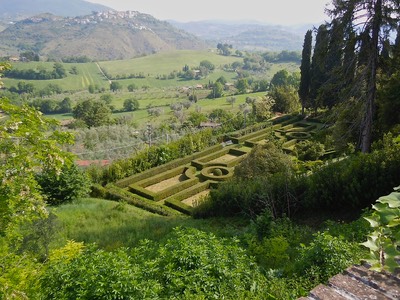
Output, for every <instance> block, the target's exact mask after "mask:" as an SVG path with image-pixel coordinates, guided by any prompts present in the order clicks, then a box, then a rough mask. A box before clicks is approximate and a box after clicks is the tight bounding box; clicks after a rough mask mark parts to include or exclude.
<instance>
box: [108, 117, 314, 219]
mask: <svg viewBox="0 0 400 300" xmlns="http://www.w3.org/2000/svg"><path fill="white" fill-rule="evenodd" d="M321 128H322V124H321V123H319V122H318V121H316V120H303V119H301V117H299V116H285V117H280V118H277V119H274V120H273V121H272V123H271V124H269V125H268V126H266V127H265V128H263V129H260V130H258V131H255V132H251V133H248V134H245V135H243V134H241V133H234V134H232V135H231V136H228V137H227V139H226V142H224V143H222V144H219V145H216V146H213V147H210V148H207V149H206V150H204V151H202V152H198V153H195V154H193V155H189V156H187V157H184V158H181V159H177V160H174V161H171V162H169V163H166V164H164V165H162V166H159V167H156V168H153V169H150V170H147V171H145V172H142V173H140V174H135V175H133V176H130V177H127V178H125V179H123V180H120V181H118V182H116V183H115V184H112V185H108V186H106V187H105V191H103V192H104V193H105V194H106V196H108V197H107V198H112V199H122V200H124V201H127V202H128V203H130V204H133V205H135V206H138V207H141V208H144V209H146V210H149V211H151V212H155V213H158V214H161V215H171V214H175V213H179V212H180V213H185V214H189V215H190V214H191V212H192V210H193V207H194V206H195V205H196V202H197V201H199V199H200V198H201V197H202V196H205V195H207V194H208V191H209V190H210V189H211V188H213V187H215V186H217V185H218V184H219V183H220V182H222V181H225V180H227V179H229V178H231V177H232V176H233V172H234V168H235V166H236V165H238V164H239V163H240V162H241V161H242V160H243V159H244V158H245V157H246V155H247V154H248V153H249V152H250V151H251V149H252V147H254V146H255V145H257V144H263V143H265V142H266V141H268V140H269V139H270V138H271V136H275V138H278V139H281V140H282V141H283V146H282V147H283V149H284V151H285V152H288V153H290V152H291V151H293V148H294V146H295V144H296V143H297V142H299V141H302V140H306V139H308V138H310V137H311V136H312V135H313V134H314V133H315V132H316V131H317V130H320V129H321Z"/></svg>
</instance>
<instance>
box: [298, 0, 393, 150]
mask: <svg viewBox="0 0 400 300" xmlns="http://www.w3.org/2000/svg"><path fill="white" fill-rule="evenodd" d="M399 11H400V3H399V2H398V1H389V0H387V1H386V0H374V1H365V0H337V1H333V5H332V8H331V9H330V10H329V11H328V13H329V15H330V16H331V17H332V21H331V22H330V23H327V24H322V25H320V26H319V28H318V30H317V33H316V37H315V46H314V51H312V31H311V30H309V31H308V32H307V33H306V35H305V39H304V46H303V52H302V63H301V83H300V88H299V95H300V99H301V103H302V107H303V113H304V110H305V109H312V110H316V109H317V108H321V107H322V108H328V109H332V108H334V107H335V106H338V105H341V104H343V103H354V102H356V103H359V113H360V114H361V115H360V118H358V119H359V122H358V124H351V128H350V127H349V128H347V129H348V130H353V131H354V130H355V131H356V132H357V135H358V141H356V142H357V144H358V147H359V148H360V149H361V150H362V151H363V152H369V151H370V147H371V143H372V140H373V133H374V127H373V122H374V120H376V118H377V114H376V104H377V101H376V99H377V81H378V80H381V79H385V78H389V81H390V78H392V76H395V75H396V74H395V73H396V66H398V63H399V54H400V51H399V46H400V39H399V37H398V38H397V39H396V41H395V42H394V43H392V41H391V40H390V38H391V36H392V35H393V32H396V31H398V20H399ZM397 77H398V76H397ZM384 88H385V87H384V86H383V87H382V90H384ZM353 107H354V105H353ZM353 113H356V112H354V111H353ZM355 119H356V118H355ZM350 123H351V122H349V124H350Z"/></svg>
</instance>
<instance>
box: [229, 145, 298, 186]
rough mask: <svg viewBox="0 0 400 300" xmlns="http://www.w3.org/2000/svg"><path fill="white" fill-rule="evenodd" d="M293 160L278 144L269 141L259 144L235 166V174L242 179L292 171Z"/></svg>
mask: <svg viewBox="0 0 400 300" xmlns="http://www.w3.org/2000/svg"><path fill="white" fill-rule="evenodd" d="M292 169H293V164H292V160H291V159H290V157H289V156H287V155H286V154H284V153H283V151H282V149H280V148H279V147H278V146H277V145H275V144H274V143H272V142H268V143H267V144H265V145H257V146H256V147H254V148H253V149H252V151H251V152H250V154H249V155H248V156H247V157H246V158H245V159H244V160H243V161H242V162H241V164H240V165H238V166H237V167H236V168H235V176H236V177H238V178H242V179H251V178H255V177H259V176H261V177H269V176H271V175H273V174H276V173H291V171H292Z"/></svg>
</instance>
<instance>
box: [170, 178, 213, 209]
mask: <svg viewBox="0 0 400 300" xmlns="http://www.w3.org/2000/svg"><path fill="white" fill-rule="evenodd" d="M210 187H211V182H210V181H205V182H201V183H198V184H196V185H194V186H192V187H190V188H188V189H186V190H184V191H182V192H180V193H177V194H175V195H173V196H172V197H169V198H167V199H165V205H167V206H169V207H171V208H173V209H176V210H178V211H180V212H182V213H184V214H187V215H192V213H193V210H194V208H193V207H191V206H189V205H186V204H185V203H182V202H181V201H182V200H185V199H187V198H189V197H192V196H194V195H196V194H198V193H200V192H202V191H205V190H206V189H208V188H210Z"/></svg>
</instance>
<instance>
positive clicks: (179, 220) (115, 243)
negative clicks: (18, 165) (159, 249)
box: [52, 199, 247, 250]
mask: <svg viewBox="0 0 400 300" xmlns="http://www.w3.org/2000/svg"><path fill="white" fill-rule="evenodd" d="M53 212H55V214H56V215H57V216H58V225H56V226H57V227H56V232H57V234H56V237H55V241H54V242H53V245H52V247H59V246H62V245H64V244H65V243H66V241H67V240H75V241H83V242H85V243H96V244H98V245H99V246H100V247H102V248H105V249H108V250H111V249H115V248H117V247H121V246H124V247H134V246H135V245H137V243H138V242H139V241H140V240H142V239H150V240H155V241H162V240H163V239H164V237H165V236H166V235H167V234H168V233H169V232H171V230H172V229H173V228H174V227H177V226H186V227H195V228H199V229H202V230H204V231H210V232H214V233H216V234H218V235H220V236H233V235H234V234H236V233H238V230H239V231H240V230H242V229H244V228H245V226H246V225H247V223H246V222H243V220H240V219H208V220H194V219H192V218H189V217H185V216H182V217H173V218H171V217H169V218H167V217H161V216H158V215H153V214H151V213H148V212H146V211H144V210H141V209H138V208H136V207H133V206H130V205H126V204H119V203H117V202H113V201H107V200H102V199H82V200H80V201H79V202H77V203H72V204H65V205H62V206H59V207H57V208H55V209H53Z"/></svg>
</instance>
